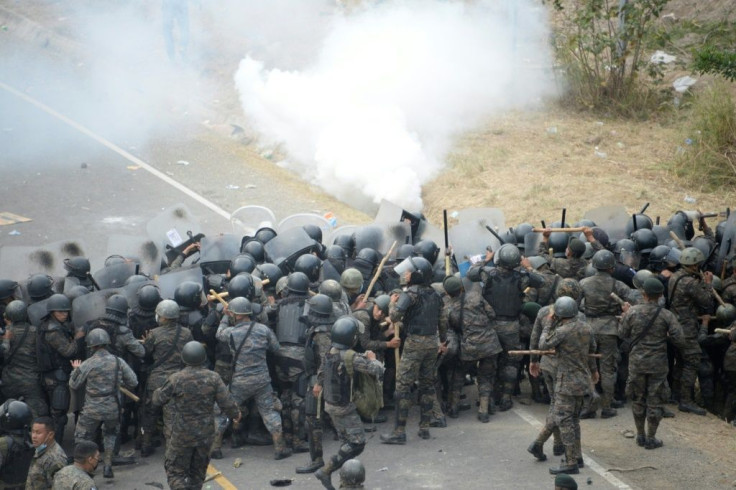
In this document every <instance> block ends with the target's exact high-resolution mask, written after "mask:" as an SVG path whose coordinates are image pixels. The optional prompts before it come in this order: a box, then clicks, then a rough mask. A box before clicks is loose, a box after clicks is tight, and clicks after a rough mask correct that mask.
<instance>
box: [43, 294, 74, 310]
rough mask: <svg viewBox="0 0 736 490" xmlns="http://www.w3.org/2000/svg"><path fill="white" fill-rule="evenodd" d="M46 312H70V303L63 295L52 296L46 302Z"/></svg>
mask: <svg viewBox="0 0 736 490" xmlns="http://www.w3.org/2000/svg"><path fill="white" fill-rule="evenodd" d="M46 311H48V312H49V313H51V312H52V311H72V302H71V301H69V298H67V297H66V296H64V295H63V294H54V295H52V296H51V297H50V298H49V300H48V301H47V302H46Z"/></svg>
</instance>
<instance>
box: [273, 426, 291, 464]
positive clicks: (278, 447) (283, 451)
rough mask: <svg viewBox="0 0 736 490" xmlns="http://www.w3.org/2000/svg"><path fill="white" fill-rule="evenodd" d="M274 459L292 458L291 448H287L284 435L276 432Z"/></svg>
mask: <svg viewBox="0 0 736 490" xmlns="http://www.w3.org/2000/svg"><path fill="white" fill-rule="evenodd" d="M273 450H274V454H273V459H284V458H288V457H289V456H291V448H289V447H287V446H286V441H285V440H284V434H283V433H281V432H276V433H275V434H273Z"/></svg>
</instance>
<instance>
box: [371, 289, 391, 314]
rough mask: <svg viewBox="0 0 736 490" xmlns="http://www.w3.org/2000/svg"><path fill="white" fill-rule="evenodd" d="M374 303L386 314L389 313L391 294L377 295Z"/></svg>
mask: <svg viewBox="0 0 736 490" xmlns="http://www.w3.org/2000/svg"><path fill="white" fill-rule="evenodd" d="M373 304H375V305H376V306H378V309H379V310H381V312H383V314H384V315H388V308H389V305H390V304H391V296H389V295H388V294H381V295H379V296H376V299H374V300H373Z"/></svg>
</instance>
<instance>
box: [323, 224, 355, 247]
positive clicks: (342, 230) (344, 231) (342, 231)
mask: <svg viewBox="0 0 736 490" xmlns="http://www.w3.org/2000/svg"><path fill="white" fill-rule="evenodd" d="M358 228H360V226H358V225H345V226H340V227H339V228H335V230H334V231H333V232H332V236H331V237H330V243H325V245H327V246H329V245H332V244H333V243H335V239H336V238H337V237H339V236H342V235H348V236H353V235H355V232H356V231H358Z"/></svg>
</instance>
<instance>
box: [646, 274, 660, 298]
mask: <svg viewBox="0 0 736 490" xmlns="http://www.w3.org/2000/svg"><path fill="white" fill-rule="evenodd" d="M641 288H642V289H643V290H644V293H645V294H646V295H647V296H659V295H660V294H662V293H663V292H664V284H662V281H660V280H659V279H657V278H656V277H650V278H649V279H647V280H645V281H644V283H643V284H642V286H641Z"/></svg>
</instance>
